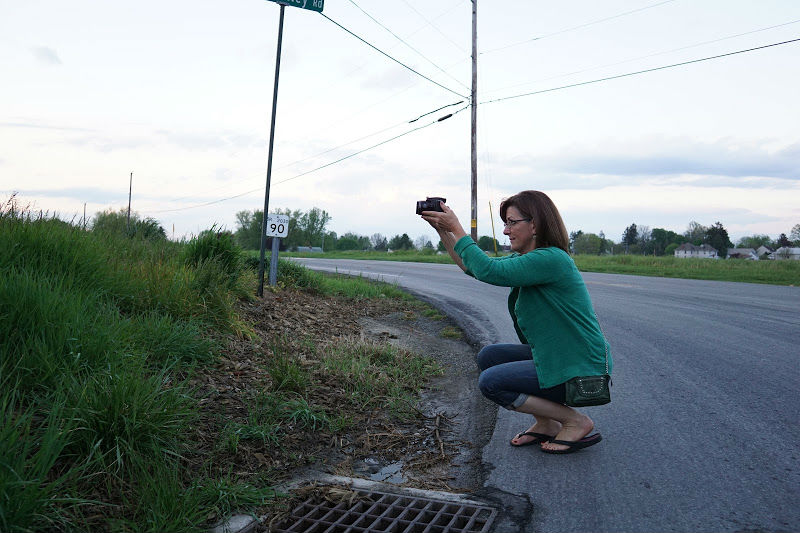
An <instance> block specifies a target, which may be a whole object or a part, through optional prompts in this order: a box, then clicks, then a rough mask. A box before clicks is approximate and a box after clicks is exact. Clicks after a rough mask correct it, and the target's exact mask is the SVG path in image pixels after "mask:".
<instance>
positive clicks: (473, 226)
mask: <svg viewBox="0 0 800 533" xmlns="http://www.w3.org/2000/svg"><path fill="white" fill-rule="evenodd" d="M470 98H471V101H472V103H471V104H470V107H471V112H472V134H471V138H472V161H471V163H472V194H471V197H470V200H471V202H470V203H471V205H472V218H471V220H470V224H469V226H470V236H471V237H472V240H474V241H475V242H478V129H477V122H478V100H477V98H478V0H472V92H471V96H470Z"/></svg>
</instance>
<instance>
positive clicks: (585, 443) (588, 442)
mask: <svg viewBox="0 0 800 533" xmlns="http://www.w3.org/2000/svg"><path fill="white" fill-rule="evenodd" d="M601 440H603V437H602V435H600V433H595V434H594V435H589V436H588V437H583V438H582V439H581V440H551V441H550V442H552V443H553V444H562V445H564V446H569V448H567V449H566V450H548V449H546V448H542V449H541V450H542V451H543V452H544V453H555V454H565V453H572V452H577V451H578V450H582V449H584V448H588V447H589V446H594V445H595V444H597V443H598V442H600V441H601Z"/></svg>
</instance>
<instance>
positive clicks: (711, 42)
mask: <svg viewBox="0 0 800 533" xmlns="http://www.w3.org/2000/svg"><path fill="white" fill-rule="evenodd" d="M798 22H800V19H796V20H791V21H789V22H784V23H782V24H776V25H774V26H767V27H766V28H759V29H757V30H750V31H746V32H743V33H736V34H734V35H728V36H726V37H719V38H718V39H712V40H710V41H703V42H700V43H695V44H690V45H687V46H681V47H680V48H672V49H670V50H663V51H661V52H655V53H652V54H647V55H643V56H637V57H632V58H630V59H625V60H623V61H617V62H615V63H606V64H604V65H596V66H594V67H589V68H585V69H581V70H574V71H572V72H566V73H564V74H558V75H556V76H549V77H547V78H540V79H538V80H532V81H527V82H523V83H515V84H514V85H506V86H505V87H498V88H497V89H489V90H488V91H487V90H484V93H486V92H489V93H497V92H499V91H503V90H506V89H513V88H514V87H520V86H522V85H531V84H533V83H538V82H541V81H548V80H553V79H556V78H564V77H566V76H574V75H575V74H583V73H584V72H589V71H592V70H597V69H601V68H606V67H615V66H617V65H623V64H625V63H630V62H632V61H639V60H641V59H648V58H651V57H656V56H661V55H664V54H671V53H673V52H680V51H681V50H688V49H689V48H697V47H698V46H704V45H707V44H713V43H718V42H721V41H726V40H728V39H734V38H736V37H743V36H745V35H751V34H753V33H759V32H762V31H767V30H773V29H775V28H780V27H783V26H788V25H790V24H797V23H798Z"/></svg>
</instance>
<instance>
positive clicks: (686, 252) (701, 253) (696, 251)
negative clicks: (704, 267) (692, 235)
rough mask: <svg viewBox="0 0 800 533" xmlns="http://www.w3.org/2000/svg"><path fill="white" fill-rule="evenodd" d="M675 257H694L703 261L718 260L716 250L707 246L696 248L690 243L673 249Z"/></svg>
mask: <svg viewBox="0 0 800 533" xmlns="http://www.w3.org/2000/svg"><path fill="white" fill-rule="evenodd" d="M675 257H695V258H703V259H719V254H718V253H717V249H716V248H714V247H713V246H709V245H708V244H701V245H700V246H696V245H694V244H692V243H690V242H685V243H683V244H681V245H680V246H678V247H677V248H675Z"/></svg>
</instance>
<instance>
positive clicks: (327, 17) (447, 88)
mask: <svg viewBox="0 0 800 533" xmlns="http://www.w3.org/2000/svg"><path fill="white" fill-rule="evenodd" d="M320 15H322V16H323V17H325V18H326V19H328V20H330V21H331V22H333V23H334V24H336V25H337V26H339V27H340V28H341V29H343V30H344V31H346V32H347V33H349V34H350V35H352V36H353V37H355V38H356V39H358V40H359V41H361V42H362V43H364V44H366V45H367V46H369V47H370V48H372V49H374V50H376V51H378V52H380V53H381V54H383V55H385V56H386V57H388V58H389V59H391V60H392V61H394V62H395V63H397V64H398V65H400V66H402V67H403V68H405V69H408V70H410V71H411V72H413V73H414V74H416V75H417V76H420V77H421V78H425V79H426V80H428V81H429V82H431V83H433V84H434V85H437V86H439V87H441V88H442V89H444V90H445V91H449V92H451V93H453V94H455V95H457V96H460V97H461V98H466V96H464V95H463V94H461V93H459V92H456V91H454V90H453V89H450V88H449V87H445V86H444V85H442V84H441V83H439V82H437V81H434V80H432V79H430V78H429V77H427V76H426V75H424V74H421V73H419V72H417V71H416V70H414V69H413V68H411V67H409V66H408V65H406V64H405V63H403V62H402V61H399V60H397V59H395V58H393V57H392V56H390V55H389V54H387V53H386V52H384V51H383V50H381V49H380V48H378V47H377V46H375V45H373V44H372V43H370V42H369V41H366V40H365V39H363V38H362V37H359V36H358V35H356V34H355V33H353V32H352V31H350V30H348V29H347V28H345V27H344V26H342V25H341V24H339V23H338V22H336V21H335V20H333V19H332V18H330V17H329V16H328V15H326V14H324V13H320Z"/></svg>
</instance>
